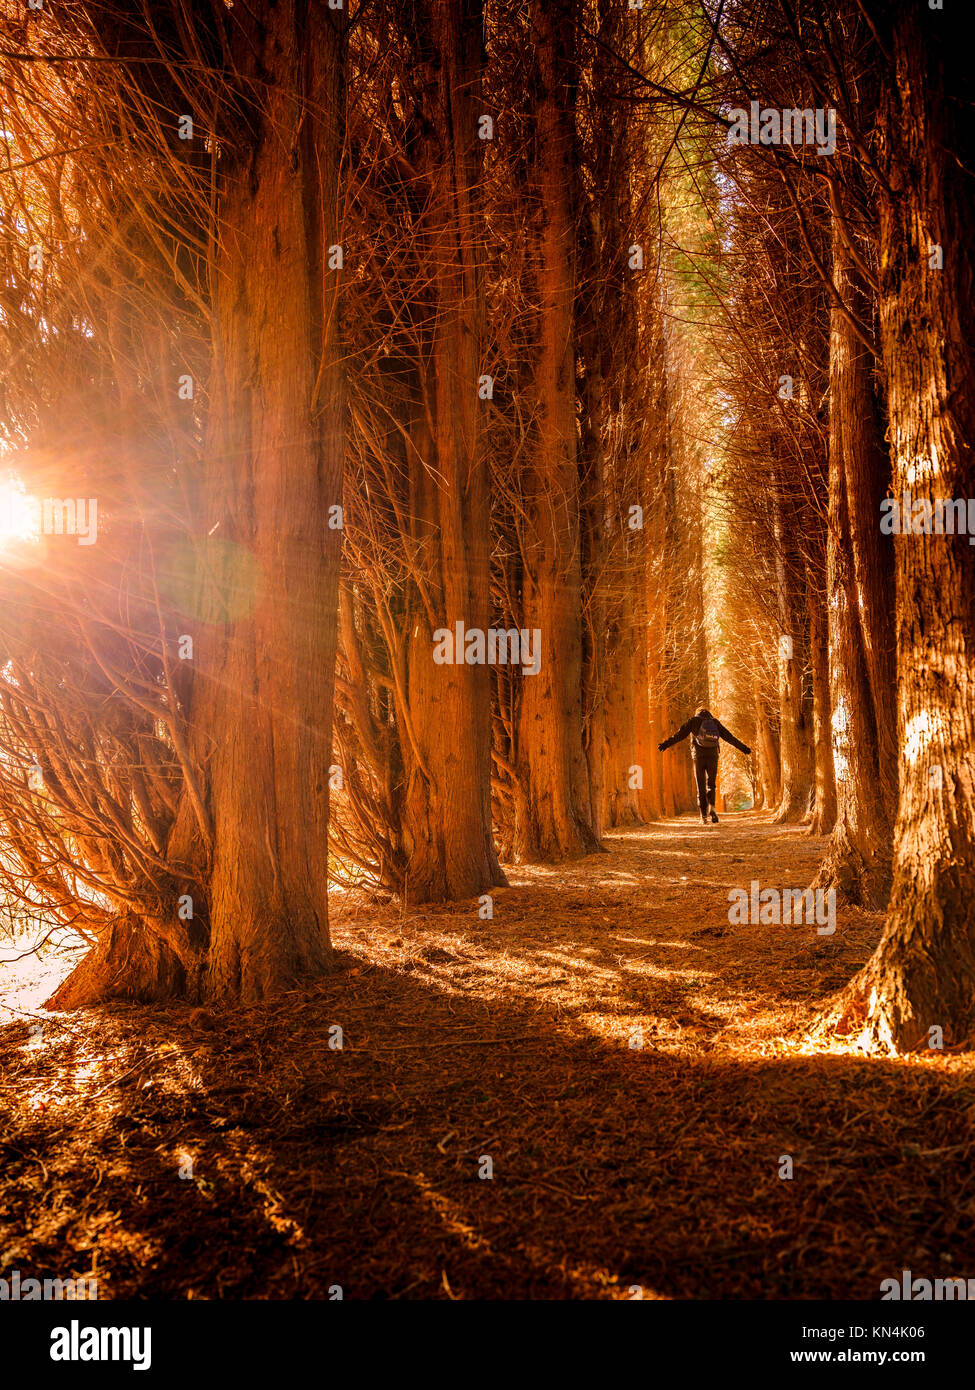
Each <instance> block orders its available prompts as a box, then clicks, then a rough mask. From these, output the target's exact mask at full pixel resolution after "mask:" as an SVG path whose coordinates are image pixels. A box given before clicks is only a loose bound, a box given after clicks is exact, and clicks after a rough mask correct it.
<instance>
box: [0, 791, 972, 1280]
mask: <svg viewBox="0 0 975 1390" xmlns="http://www.w3.org/2000/svg"><path fill="white" fill-rule="evenodd" d="M606 845H607V850H608V852H606V853H603V854H600V855H593V856H591V857H590V858H588V859H586V860H584V861H582V862H581V863H577V864H572V865H567V866H565V865H560V866H557V867H551V868H541V867H537V868H532V869H516V870H513V871H512V873H511V879H512V886H511V887H510V888H508V889H503V890H499V891H498V892H497V894H496V895H495V899H494V912H495V915H494V919H493V920H491V921H482V920H479V918H478V916H477V907H476V904H464V905H460V906H455V907H453V908H451V909H437V910H432V911H423V912H420V911H416V910H414V911H412V912H408V913H406V914H403V913H401V912H400V910H399V908H398V907H397V906H396V905H394V904H382V903H377V902H370V901H360V902H353V901H351V900H348V901H346V902H345V903H344V904H340V905H337V906H336V911H335V920H334V933H335V939H336V944H337V946H338V947H339V948H340V952H341V956H340V960H341V966H342V969H341V972H340V973H339V974H337V975H336V976H335V977H334V978H331V979H329V980H328V981H327V982H325V983H323V984H322V985H321V986H320V987H318V988H316V989H315V990H312V991H305V992H296V993H294V994H292V995H288V996H286V997H285V998H284V999H282V1000H279V1001H277V1002H276V1004H275V1006H274V1007H273V1008H259V1009H249V1010H244V1011H241V1010H237V1011H233V1012H221V1013H218V1014H213V1015H211V1014H203V1013H202V1012H201V1011H195V1012H193V1011H190V1010H188V1009H185V1008H173V1009H170V1010H161V1009H153V1010H149V1011H147V1010H144V1009H140V1008H136V1007H129V1006H117V1007H113V1008H110V1009H104V1010H98V1011H90V1012H88V1013H86V1014H84V1015H78V1014H73V1015H57V1016H54V1017H53V1018H52V1019H51V1021H50V1023H49V1024H48V1025H47V1026H46V1028H45V1030H44V1032H43V1034H42V1035H41V1036H40V1037H36V1036H35V1037H31V1035H30V1033H29V1028H30V1026H31V1023H32V1022H33V1020H30V1019H26V1018H21V1019H18V1020H17V1021H15V1022H12V1023H9V1024H8V1025H7V1026H6V1027H4V1028H3V1030H2V1031H3V1038H2V1058H3V1073H2V1076H0V1153H2V1156H3V1163H2V1164H0V1211H2V1212H3V1213H4V1225H3V1227H2V1228H0V1273H3V1272H4V1271H5V1270H8V1269H14V1268H18V1269H20V1270H21V1271H22V1273H23V1272H26V1271H30V1272H31V1273H34V1274H37V1275H39V1276H43V1275H49V1276H57V1275H60V1276H61V1277H67V1276H68V1275H71V1274H74V1275H76V1276H78V1275H82V1274H85V1273H90V1272H91V1270H92V1269H94V1270H95V1272H96V1274H97V1277H98V1279H99V1284H100V1287H99V1293H100V1296H101V1297H103V1298H105V1297H121V1296H131V1295H135V1294H138V1295H140V1296H144V1297H179V1298H182V1297H194V1298H207V1297H221V1296H224V1297H235V1296H247V1297H291V1296H299V1297H306V1296H314V1297H327V1296H328V1291H329V1289H330V1288H332V1287H333V1286H340V1287H341V1288H342V1290H343V1293H344V1296H345V1297H347V1298H362V1297H365V1298H370V1297H380V1298H381V1297H405V1298H430V1297H434V1298H438V1297H439V1298H448V1297H453V1298H476V1297H501V1298H514V1297H534V1298H539V1297H541V1298H580V1297H611V1298H626V1297H629V1296H631V1293H630V1290H631V1288H632V1287H633V1286H639V1287H640V1289H641V1290H642V1295H643V1297H646V1298H651V1297H658V1298H671V1297H752V1298H783V1297H784V1298H797V1297H799V1298H809V1297H828V1296H834V1297H842V1296H847V1297H858V1298H876V1297H877V1296H878V1290H879V1284H880V1281H881V1279H883V1278H886V1277H888V1276H891V1275H897V1274H899V1272H900V1270H901V1269H902V1268H905V1267H906V1268H911V1269H913V1270H914V1272H915V1274H916V1275H920V1274H925V1275H928V1276H930V1277H934V1276H939V1277H940V1276H946V1275H950V1274H954V1275H962V1276H966V1277H967V1276H975V1265H973V1264H972V1255H971V1251H972V1249H973V1244H972V1236H973V1226H975V1186H973V1184H975V1177H973V1174H972V1171H971V1155H972V1149H973V1146H975V1092H973V1090H972V1070H973V1064H972V1062H971V1060H970V1059H968V1058H964V1057H959V1056H952V1055H949V1054H937V1053H932V1054H931V1055H930V1056H927V1057H925V1058H924V1059H922V1060H903V1061H887V1060H880V1059H875V1058H864V1057H860V1056H857V1055H856V1054H855V1053H854V1052H853V1051H852V1050H851V1049H850V1048H849V1047H844V1046H843V1045H842V1044H839V1043H837V1045H836V1047H835V1049H834V1050H831V1051H829V1052H824V1051H818V1052H817V1051H815V1050H814V1049H813V1046H812V1045H811V1044H810V1043H809V1042H808V1041H806V1037H805V1031H806V1029H807V1027H808V1024H809V1022H810V1020H811V1019H812V1017H813V1015H814V1012H815V1009H816V1007H817V1005H818V1004H819V1003H820V1002H821V1001H822V1000H823V999H825V998H826V997H827V996H828V995H829V994H830V993H831V992H832V991H833V990H834V989H835V988H836V987H838V986H839V985H841V984H842V983H843V982H844V981H845V980H846V979H848V978H849V976H850V974H851V973H852V972H853V971H854V970H855V969H856V967H857V966H858V965H859V964H860V962H861V961H862V960H863V959H865V958H866V956H867V955H868V954H869V952H870V951H871V949H872V947H873V944H874V942H875V941H876V938H877V935H878V932H879V929H880V922H879V919H878V918H877V917H876V916H870V915H867V914H862V913H855V912H849V911H847V912H843V911H841V912H840V913H839V916H838V927H837V931H836V933H835V935H833V936H830V937H825V936H820V935H818V934H817V932H816V928H815V926H798V927H784V926H731V925H730V924H729V922H728V907H729V904H728V890H729V888H731V887H735V886H741V887H745V888H747V887H748V885H749V883H750V882H751V880H752V879H757V880H758V881H759V882H760V883H761V884H762V886H763V887H767V886H775V887H779V888H782V887H799V888H801V887H804V886H805V885H806V884H807V883H808V882H809V880H810V878H811V875H812V872H813V870H814V868H815V866H816V864H817V863H818V860H819V857H820V853H821V849H822V842H821V841H817V840H813V839H810V838H809V837H808V835H806V834H805V833H804V832H803V831H802V830H799V829H796V828H787V829H783V828H778V827H773V826H771V825H769V824H768V823H767V821H766V820H764V819H763V818H762V817H760V816H754V815H738V816H728V817H725V818H723V820H722V824H721V825H720V826H719V827H716V828H707V829H706V828H704V827H702V826H701V825H699V824H695V823H694V822H692V821H691V820H690V819H684V820H680V821H672V822H668V823H665V824H657V825H653V826H649V827H641V828H639V829H634V830H631V831H626V832H616V833H614V834H613V835H611V836H610V837H609V838H608V839H607V841H606ZM3 983H4V981H3V980H2V978H0V988H2V986H3ZM36 984H37V982H36V981H35V982H34V985H33V986H32V988H33V987H36ZM8 988H9V987H8ZM25 997H26V996H25V995H24V994H23V993H21V994H20V995H19V996H18V1001H17V1002H16V1004H15V1007H17V1008H21V1009H23V1008H26V1007H27V1005H26V1004H25V1002H24V1000H25ZM3 998H6V1000H7V1002H8V1003H12V1002H13V1000H12V998H11V996H10V995H9V993H7V994H0V999H3ZM6 1016H7V1015H0V1017H6ZM336 1025H338V1026H340V1027H341V1029H342V1035H343V1036H342V1042H343V1046H342V1048H341V1050H339V1049H338V1048H336V1047H334V1046H330V1043H332V1044H334V1043H335V1042H336V1041H337V1035H336V1034H335V1032H334V1027H335V1026H336ZM638 1040H642V1044H643V1045H642V1047H639V1046H634V1045H631V1044H632V1043H635V1042H637V1041H638ZM786 1155H787V1156H789V1157H790V1158H791V1160H792V1163H793V1171H794V1176H793V1177H792V1178H791V1179H784V1178H782V1177H780V1171H782V1169H783V1167H784V1165H783V1161H782V1160H783V1156H786ZM487 1160H490V1162H488V1161H487ZM489 1171H490V1172H491V1174H492V1176H490V1177H489V1176H487V1174H488V1172H489ZM181 1173H182V1176H181ZM966 1261H967V1267H966Z"/></svg>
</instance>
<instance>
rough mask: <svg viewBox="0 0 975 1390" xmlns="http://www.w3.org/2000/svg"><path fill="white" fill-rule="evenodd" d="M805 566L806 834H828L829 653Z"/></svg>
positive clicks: (820, 606)
mask: <svg viewBox="0 0 975 1390" xmlns="http://www.w3.org/2000/svg"><path fill="white" fill-rule="evenodd" d="M813 580H814V575H813V574H812V573H811V571H810V569H809V567H808V566H807V571H806V594H807V597H808V608H809V664H810V667H811V668H812V691H813V757H814V766H815V793H814V797H813V808H812V820H811V822H810V826H809V833H810V835H828V834H829V832H830V831H831V830H832V828H833V825H834V824H835V822H836V781H835V777H834V774H833V747H832V743H831V740H830V727H831V709H830V698H829V654H828V640H827V632H826V612H825V604H824V602H823V598H822V596H821V594H819V593H818V592H817V590H816V587H815V585H814V582H813Z"/></svg>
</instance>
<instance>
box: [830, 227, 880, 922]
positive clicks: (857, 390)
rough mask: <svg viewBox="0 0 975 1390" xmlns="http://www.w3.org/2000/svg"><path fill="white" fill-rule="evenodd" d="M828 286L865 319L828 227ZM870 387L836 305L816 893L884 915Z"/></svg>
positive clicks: (860, 296) (856, 282)
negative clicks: (828, 797) (830, 803)
mask: <svg viewBox="0 0 975 1390" xmlns="http://www.w3.org/2000/svg"><path fill="white" fill-rule="evenodd" d="M833 279H834V282H835V284H836V287H837V290H838V292H839V293H840V295H841V296H842V298H843V303H844V304H845V305H846V307H847V309H848V310H849V312H850V314H851V315H853V316H854V317H855V318H856V319H857V320H858V321H859V322H860V323H867V322H869V317H870V314H869V308H870V306H869V302H868V299H867V294H866V291H865V288H864V286H863V284H862V281H861V279H860V275H859V272H858V271H857V270H856V268H855V266H854V265H853V261H852V257H851V255H850V251H849V248H848V246H847V244H846V242H845V240H844V238H843V236H842V235H841V232H840V229H839V226H838V225H837V223H836V221H835V219H834V229H833ZM872 378H873V358H872V356H871V354H870V353H869V352H868V350H867V348H866V347H865V346H864V344H863V343H861V341H860V340H859V338H858V337H857V335H856V332H855V331H854V329H853V327H852V325H851V324H850V321H849V319H848V318H847V317H846V316H845V315H844V314H843V313H841V312H840V310H839V308H838V307H836V306H835V305H834V307H833V309H832V334H831V345H830V403H831V404H830V441H829V529H828V539H827V573H828V589H829V681H830V694H831V699H832V709H833V714H832V743H833V760H834V765H835V769H836V789H837V818H836V825H835V827H834V830H833V836H832V839H831V842H830V846H829V850H828V852H827V855H826V859H825V860H824V862H823V865H822V867H821V869H820V871H819V874H818V876H817V878H816V881H815V885H814V886H815V887H818V888H823V889H830V888H833V889H835V890H836V892H837V894H838V897H839V899H840V901H845V902H849V903H852V904H854V905H856V906H861V907H868V908H883V907H886V905H887V900H888V898H889V896H890V885H891V855H892V852H893V839H892V827H893V812H894V810H895V796H896V777H897V768H896V762H895V745H894V738H893V727H894V721H893V717H892V716H893V708H892V706H893V700H892V694H893V687H894V679H893V677H894V660H893V623H892V621H891V615H890V607H889V604H890V594H891V591H892V589H893V582H894V576H893V550H892V547H890V546H889V544H888V545H884V544H883V539H884V538H883V537H882V536H881V534H880V527H879V515H880V512H879V505H880V500H881V498H882V497H883V495H884V493H885V491H886V487H887V481H888V479H889V473H890V466H889V461H888V459H887V456H886V454H885V453H884V451H883V449H882V447H881V443H880V430H879V428H878V426H877V411H876V403H875V400H874V389H873V380H872ZM871 669H872V672H873V676H872V678H871ZM875 695H877V696H879V700H878V699H875Z"/></svg>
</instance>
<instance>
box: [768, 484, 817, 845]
mask: <svg viewBox="0 0 975 1390" xmlns="http://www.w3.org/2000/svg"><path fill="white" fill-rule="evenodd" d="M786 530H787V528H786V521H785V518H784V515H783V507H782V502H781V500H780V499H779V498H778V497H777V498H776V510H775V543H776V593H777V603H778V618H779V631H780V637H781V638H785V639H787V641H788V643H790V644H791V645H783V644H782V643H781V642H780V647H779V765H780V770H781V779H782V791H781V796H780V798H779V805H778V809H777V811H776V813H775V817H774V819H775V821H776V823H777V824H781V823H784V822H792V821H801V820H802V819H803V818H804V817H805V816H806V815H807V814H808V812H809V806H810V800H811V797H812V790H813V770H812V749H811V744H810V732H811V731H810V727H809V726H810V720H809V711H808V709H807V706H806V700H805V692H804V689H803V685H804V682H803V678H802V667H803V656H804V647H805V640H804V639H805V633H804V631H803V629H804V627H805V621H806V619H805V612H804V607H803V604H802V601H801V599H800V596H799V594H798V593H797V591H796V590H797V586H796V579H795V570H794V568H793V566H794V556H793V555H792V554H791V553H790V552H791V547H789V545H788V541H787V535H786Z"/></svg>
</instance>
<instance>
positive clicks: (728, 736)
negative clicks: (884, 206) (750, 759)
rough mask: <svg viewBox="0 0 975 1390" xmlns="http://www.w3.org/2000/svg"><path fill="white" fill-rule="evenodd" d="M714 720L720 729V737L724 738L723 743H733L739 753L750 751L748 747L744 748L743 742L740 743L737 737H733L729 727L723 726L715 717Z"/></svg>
mask: <svg viewBox="0 0 975 1390" xmlns="http://www.w3.org/2000/svg"><path fill="white" fill-rule="evenodd" d="M714 722H715V723H716V724H717V726H718V728H719V729H720V731H721V737H722V738H723V739H724V741H725V743H731V744H733V745H734V746H735V748H737V749H738V751H739V753H750V752H751V751H752V750H751V749H750V748H746V747H745V745H744V744H743V743H740V742H739V741H738V739H736V738H735V736H734V734H733V733H732V732H731V731H730V729H726V728H725V726H724V725H723V724H722V723H721V720H720V719H716V720H715V721H714Z"/></svg>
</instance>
